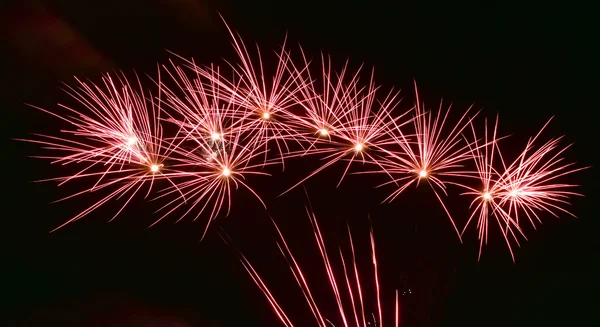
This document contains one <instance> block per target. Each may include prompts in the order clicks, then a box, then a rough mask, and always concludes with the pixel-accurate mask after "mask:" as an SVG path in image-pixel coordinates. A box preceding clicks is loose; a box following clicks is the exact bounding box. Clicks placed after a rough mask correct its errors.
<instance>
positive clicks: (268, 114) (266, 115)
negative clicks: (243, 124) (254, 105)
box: [262, 112, 271, 119]
mask: <svg viewBox="0 0 600 327" xmlns="http://www.w3.org/2000/svg"><path fill="white" fill-rule="evenodd" d="M262 117H263V118H264V119H269V118H271V114H270V113H268V112H265V113H264V114H263V115H262Z"/></svg>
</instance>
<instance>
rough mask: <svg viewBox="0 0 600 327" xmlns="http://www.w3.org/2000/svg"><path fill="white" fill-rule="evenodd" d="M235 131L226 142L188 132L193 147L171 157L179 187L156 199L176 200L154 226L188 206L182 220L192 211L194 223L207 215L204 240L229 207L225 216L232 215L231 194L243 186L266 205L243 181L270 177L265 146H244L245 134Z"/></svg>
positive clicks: (256, 144) (165, 206)
mask: <svg viewBox="0 0 600 327" xmlns="http://www.w3.org/2000/svg"><path fill="white" fill-rule="evenodd" d="M234 131H235V132H234V133H233V134H231V133H227V134H225V135H227V137H226V138H219V139H216V140H215V138H208V139H207V138H206V137H205V135H204V134H203V133H204V132H203V131H202V130H200V129H198V128H194V129H191V130H186V135H188V141H190V140H191V142H192V144H193V146H192V147H191V148H189V149H186V148H184V147H183V146H182V147H179V148H177V149H176V150H175V151H173V155H172V158H173V160H174V162H175V163H174V164H173V167H172V169H174V170H175V171H178V172H179V174H178V175H177V178H176V182H177V183H176V185H172V186H170V187H168V188H166V189H164V190H163V191H162V192H163V193H162V194H161V195H159V196H158V197H157V198H156V199H161V198H165V197H167V196H170V195H175V196H176V197H175V199H172V200H170V201H169V202H168V203H167V204H165V205H163V206H162V207H161V208H160V209H159V210H158V211H163V212H166V213H164V214H163V215H162V216H161V217H160V218H159V219H158V220H157V221H156V222H155V223H154V224H156V223H158V222H159V221H161V220H162V219H164V218H165V217H167V216H168V215H169V214H171V213H173V212H175V211H176V210H177V209H180V208H184V205H186V204H187V205H189V208H187V210H185V212H184V213H183V214H182V215H181V217H180V218H179V220H181V219H183V218H184V217H186V216H187V215H188V214H190V213H191V212H192V211H196V216H195V218H194V220H196V219H198V218H199V217H200V216H201V215H202V214H203V213H204V212H208V223H207V224H206V229H205V230H204V234H203V236H202V237H204V235H205V234H206V232H207V231H208V227H209V226H210V223H211V221H213V220H214V219H215V218H216V217H217V216H218V215H219V213H221V212H222V210H223V209H224V208H225V207H227V213H226V214H227V215H229V211H230V209H231V204H232V190H234V189H238V188H239V187H240V186H242V187H244V188H245V189H247V190H248V191H250V192H251V193H252V194H253V195H255V196H256V198H257V199H258V200H259V201H260V202H261V204H262V205H263V206H264V205H265V204H264V202H263V201H262V200H261V198H260V196H259V195H258V194H257V193H256V192H255V191H254V190H253V189H252V188H251V187H250V186H249V185H248V184H247V183H246V182H245V181H244V180H245V178H246V177H247V176H250V175H263V176H270V175H269V174H268V173H265V172H263V171H261V170H262V168H263V167H264V166H265V163H263V162H261V161H260V160H258V158H260V157H261V156H262V155H264V152H265V151H266V150H264V147H263V144H261V143H257V140H260V139H254V140H255V141H254V142H252V143H249V144H247V143H243V142H241V140H242V138H243V135H244V132H243V131H242V130H241V129H237V130H234ZM188 143H189V142H188ZM177 195H179V196H177ZM207 209H208V211H207ZM179 220H178V221H179ZM154 224H153V225H154Z"/></svg>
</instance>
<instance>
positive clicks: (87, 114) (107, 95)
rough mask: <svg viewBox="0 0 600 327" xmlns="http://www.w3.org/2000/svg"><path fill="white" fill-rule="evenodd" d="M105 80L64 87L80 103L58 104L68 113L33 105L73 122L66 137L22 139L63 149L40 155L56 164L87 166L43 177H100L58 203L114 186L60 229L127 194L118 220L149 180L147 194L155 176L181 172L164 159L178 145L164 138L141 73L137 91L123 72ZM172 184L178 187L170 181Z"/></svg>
mask: <svg viewBox="0 0 600 327" xmlns="http://www.w3.org/2000/svg"><path fill="white" fill-rule="evenodd" d="M102 80H103V85H95V84H92V83H85V82H82V81H80V80H78V79H77V82H78V83H79V87H78V88H74V87H70V86H68V85H67V87H68V89H67V90H66V92H67V93H68V94H69V95H71V96H72V97H73V98H75V99H76V100H77V101H78V102H79V104H80V106H79V107H78V108H77V109H75V108H72V107H68V106H65V105H59V106H60V107H62V108H64V109H66V110H68V112H69V113H70V115H63V114H59V113H55V112H51V111H49V110H46V109H42V108H38V107H35V108H37V109H39V110H42V111H44V112H46V113H49V114H51V115H53V116H55V117H57V118H60V119H61V120H63V121H65V122H67V123H69V124H70V125H71V126H72V128H73V129H69V130H63V131H62V132H63V133H65V134H66V135H67V136H65V137H56V136H49V135H40V134H36V136H38V137H40V138H41V139H40V140H24V141H27V142H33V143H38V144H42V145H43V146H44V148H45V149H48V150H52V151H58V152H60V153H63V154H62V155H52V156H38V157H39V158H47V159H52V160H53V161H52V163H55V164H61V165H63V166H64V165H69V164H71V165H81V166H83V167H84V168H80V170H79V172H77V173H75V174H73V175H70V176H65V177H58V178H52V179H47V180H45V181H59V182H60V183H59V185H62V184H65V183H67V182H69V181H72V180H76V179H83V178H96V179H97V180H96V182H95V183H93V184H92V186H91V187H90V188H88V189H85V190H83V191H80V192H78V193H75V194H73V195H70V196H68V197H66V198H63V199H61V200H58V201H56V202H59V201H63V200H66V199H69V198H72V197H75V196H78V195H82V194H85V193H92V192H96V191H100V190H103V189H112V191H111V192H110V193H109V194H108V195H107V196H104V197H103V198H102V199H101V200H99V201H98V202H96V203H95V204H93V205H91V206H90V207H88V208H87V209H85V210H84V211H82V212H81V213H79V214H78V215H76V216H75V217H73V218H71V219H70V220H68V221H67V222H66V223H64V224H62V225H60V226H59V227H57V228H56V229H59V228H61V227H63V226H65V225H67V224H69V223H71V222H73V221H75V220H78V219H80V218H82V217H84V216H86V215H87V214H89V213H91V212H92V211H93V210H95V209H97V208H98V207H100V206H102V205H103V204H105V203H106V202H108V201H109V200H111V199H120V198H123V197H126V201H125V203H124V204H123V206H122V207H121V208H120V209H119V210H118V211H117V213H116V214H115V215H114V216H113V218H112V219H114V218H115V217H116V216H117V215H118V214H119V213H120V212H121V211H122V210H123V209H124V208H125V206H126V205H127V204H128V203H129V202H130V201H131V200H132V198H133V197H134V196H135V195H136V194H137V193H138V191H140V189H141V188H142V187H143V186H144V185H145V184H147V183H148V184H149V187H148V193H147V194H146V196H148V194H149V193H150V191H151V190H152V186H153V184H154V181H155V179H157V178H164V179H167V180H169V181H171V177H173V176H175V175H177V173H168V172H167V171H168V170H167V168H166V167H165V164H164V160H165V159H166V158H167V156H168V155H169V154H170V153H172V152H173V151H175V150H176V148H177V145H176V144H174V143H170V142H166V141H165V140H164V139H163V130H162V126H161V125H160V123H159V120H160V112H161V110H160V108H159V107H158V105H156V103H155V102H154V101H152V96H151V95H150V97H149V98H146V96H145V95H144V93H143V90H142V87H141V84H140V80H139V78H138V79H137V81H138V84H139V90H138V89H135V88H133V87H132V85H131V84H130V83H129V81H127V79H126V78H125V76H122V77H117V80H116V81H115V80H114V79H113V78H112V77H111V76H110V75H108V74H107V75H106V76H104V77H103V79H102ZM159 97H160V91H159ZM171 184H172V185H173V187H176V185H175V184H173V183H172V182H171ZM112 219H111V220H112ZM56 229H54V230H56Z"/></svg>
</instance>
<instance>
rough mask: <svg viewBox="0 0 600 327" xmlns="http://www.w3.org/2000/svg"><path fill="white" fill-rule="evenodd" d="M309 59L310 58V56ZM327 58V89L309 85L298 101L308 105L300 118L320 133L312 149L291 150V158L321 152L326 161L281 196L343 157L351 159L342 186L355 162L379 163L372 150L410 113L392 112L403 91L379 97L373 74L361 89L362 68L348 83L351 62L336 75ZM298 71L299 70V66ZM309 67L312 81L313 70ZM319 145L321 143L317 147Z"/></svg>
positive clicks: (324, 72)
mask: <svg viewBox="0 0 600 327" xmlns="http://www.w3.org/2000/svg"><path fill="white" fill-rule="evenodd" d="M304 60H305V62H307V61H306V57H304ZM322 62H323V64H322V81H321V82H322V87H323V90H324V91H323V93H322V95H319V94H318V93H317V92H316V89H315V88H314V87H311V85H306V86H305V88H303V89H304V90H305V92H303V93H302V94H301V95H302V96H303V98H302V99H300V100H299V101H298V103H299V104H301V106H302V107H303V108H304V109H305V113H306V115H305V118H298V117H295V118H296V119H297V120H298V121H299V125H301V126H302V127H303V128H304V129H305V130H308V131H310V132H312V133H315V131H316V134H317V135H316V138H317V139H315V140H313V141H312V143H311V146H310V147H308V150H302V151H297V152H295V153H291V154H288V155H287V157H289V158H291V157H303V156H305V155H307V154H312V155H315V154H319V155H324V157H323V158H321V160H323V161H325V163H324V164H322V165H321V166H320V167H319V168H318V169H316V170H315V171H313V172H312V173H310V174H309V175H308V176H307V177H306V178H304V179H302V180H301V181H299V182H298V183H296V184H295V185H294V186H292V187H290V188H289V189H288V190H286V191H285V192H283V193H282V195H283V194H285V193H287V192H289V191H291V190H292V189H294V188H295V187H297V186H299V185H300V184H302V183H303V182H305V181H306V180H308V179H309V178H311V177H313V176H315V175H316V174H318V173H319V172H321V171H323V170H324V169H326V168H328V167H330V166H332V165H334V164H335V163H337V162H338V161H341V160H344V161H347V162H348V163H347V165H346V168H345V169H344V171H343V173H342V176H341V178H340V181H339V182H338V186H339V185H340V184H341V182H342V181H343V179H344V177H345V175H346V174H347V172H348V170H349V168H350V166H351V164H352V163H353V162H354V161H362V162H363V163H364V162H365V161H369V162H375V163H377V162H379V160H378V158H377V156H374V155H372V154H371V153H370V152H376V151H378V150H380V149H381V146H382V145H383V144H384V143H385V140H386V137H387V136H386V132H387V130H389V126H391V125H392V124H397V125H403V124H400V123H398V121H399V120H401V119H402V118H404V116H405V115H406V113H404V114H402V115H399V116H397V117H395V118H392V114H391V113H392V110H393V109H394V108H395V107H396V106H397V105H398V100H397V97H398V92H394V91H393V90H391V91H390V92H389V93H388V94H387V95H386V97H385V98H384V100H383V101H378V100H376V93H377V91H378V89H379V87H377V86H376V85H375V82H374V76H373V72H372V74H371V79H370V82H369V84H368V86H367V87H361V86H360V85H359V79H358V76H359V73H360V70H361V69H358V70H357V72H356V73H355V74H354V75H353V76H352V77H351V78H350V80H349V81H347V80H345V76H347V75H346V74H347V68H348V62H346V65H345V66H344V68H343V69H342V71H341V73H339V74H336V76H337V78H335V77H334V74H333V73H332V68H331V62H330V61H327V62H326V61H325V59H324V57H322ZM307 65H308V63H307ZM296 71H297V72H298V70H297V69H296ZM306 71H307V74H309V79H310V78H311V77H310V73H309V72H308V70H306ZM318 138H321V140H319V139H318ZM317 143H318V146H317V147H315V146H314V145H315V144H317Z"/></svg>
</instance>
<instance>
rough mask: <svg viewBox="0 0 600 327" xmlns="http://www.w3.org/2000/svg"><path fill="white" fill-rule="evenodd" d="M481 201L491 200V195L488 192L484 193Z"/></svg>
mask: <svg viewBox="0 0 600 327" xmlns="http://www.w3.org/2000/svg"><path fill="white" fill-rule="evenodd" d="M483 199H484V200H486V201H487V200H491V199H492V195H491V194H490V193H489V192H485V193H483Z"/></svg>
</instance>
